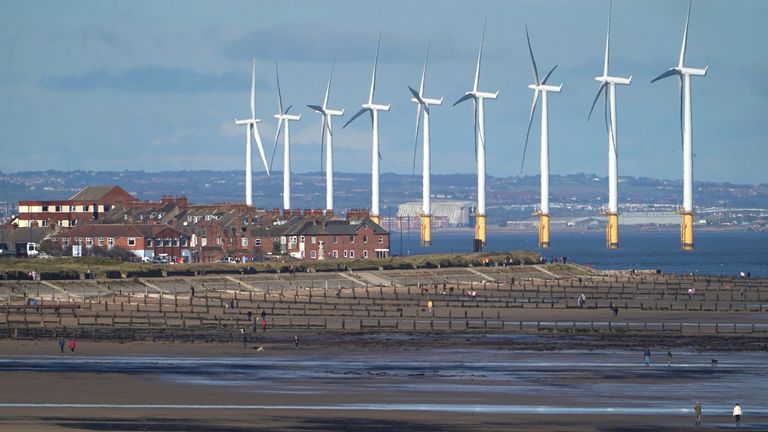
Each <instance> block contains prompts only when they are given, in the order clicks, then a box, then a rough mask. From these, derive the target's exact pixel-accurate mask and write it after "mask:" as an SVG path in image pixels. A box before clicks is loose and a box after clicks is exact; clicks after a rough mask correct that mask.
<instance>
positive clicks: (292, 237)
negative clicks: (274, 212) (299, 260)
mask: <svg viewBox="0 0 768 432" xmlns="http://www.w3.org/2000/svg"><path fill="white" fill-rule="evenodd" d="M291 244H293V245H295V244H296V236H291Z"/></svg>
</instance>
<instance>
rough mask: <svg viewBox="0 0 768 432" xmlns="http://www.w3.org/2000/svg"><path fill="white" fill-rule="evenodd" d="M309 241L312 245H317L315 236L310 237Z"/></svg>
mask: <svg viewBox="0 0 768 432" xmlns="http://www.w3.org/2000/svg"><path fill="white" fill-rule="evenodd" d="M309 241H310V242H311V243H312V244H315V243H317V237H315V236H312V237H310V239H309Z"/></svg>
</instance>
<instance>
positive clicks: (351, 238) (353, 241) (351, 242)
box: [349, 236, 355, 244]
mask: <svg viewBox="0 0 768 432" xmlns="http://www.w3.org/2000/svg"><path fill="white" fill-rule="evenodd" d="M349 244H355V236H349Z"/></svg>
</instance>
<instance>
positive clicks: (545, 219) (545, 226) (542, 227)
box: [539, 214, 549, 248]
mask: <svg viewBox="0 0 768 432" xmlns="http://www.w3.org/2000/svg"><path fill="white" fill-rule="evenodd" d="M539 247H543V248H548V247H549V215H548V214H540V215H539Z"/></svg>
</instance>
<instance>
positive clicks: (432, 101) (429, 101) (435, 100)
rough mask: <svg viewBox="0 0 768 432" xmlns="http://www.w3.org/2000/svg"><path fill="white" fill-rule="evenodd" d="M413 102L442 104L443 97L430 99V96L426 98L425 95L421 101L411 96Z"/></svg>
mask: <svg viewBox="0 0 768 432" xmlns="http://www.w3.org/2000/svg"><path fill="white" fill-rule="evenodd" d="M411 102H416V103H422V102H424V104H426V105H442V104H443V98H440V99H430V98H424V97H423V98H421V101H420V100H418V99H416V98H411Z"/></svg>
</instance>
